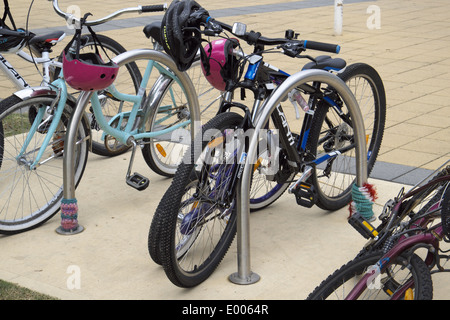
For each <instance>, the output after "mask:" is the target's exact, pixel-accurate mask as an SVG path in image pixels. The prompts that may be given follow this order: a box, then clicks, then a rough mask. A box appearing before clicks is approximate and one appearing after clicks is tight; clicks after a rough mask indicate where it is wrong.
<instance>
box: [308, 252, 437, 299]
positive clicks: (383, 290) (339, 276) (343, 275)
mask: <svg viewBox="0 0 450 320" xmlns="http://www.w3.org/2000/svg"><path fill="white" fill-rule="evenodd" d="M381 257H382V253H381V252H372V253H369V254H367V255H364V256H361V257H357V258H355V259H354V260H351V261H350V262H348V263H347V264H345V265H343V266H342V267H341V268H340V269H338V270H336V271H335V272H334V273H332V274H331V275H330V276H328V277H327V278H326V280H324V281H323V282H322V283H321V284H320V285H319V286H318V287H316V288H315V289H314V291H313V292H311V293H310V294H309V295H308V297H307V300H324V299H327V298H339V297H340V294H339V293H341V292H344V294H345V295H346V294H348V293H349V292H350V290H351V289H353V287H354V286H355V285H356V283H357V282H358V280H359V279H360V278H359V277H360V276H361V275H363V274H364V273H366V272H367V271H368V270H370V268H372V267H373V266H374V265H375V264H376V263H377V262H378V261H379V259H380V258H381ZM404 261H407V257H403V256H401V257H398V258H397V260H396V262H395V263H396V264H399V266H400V267H405V266H404V265H403V263H404ZM409 268H410V269H409ZM405 269H408V270H410V272H411V276H412V279H413V280H414V299H415V300H431V299H432V298H433V282H432V280H431V274H430V270H429V269H428V267H427V265H426V264H425V262H423V260H422V259H420V258H419V257H418V256H417V255H415V254H413V255H412V256H411V257H410V261H409V263H408V264H407V266H406V268H405ZM386 270H389V271H386V272H383V273H382V274H381V275H380V276H384V278H383V279H381V280H380V279H378V280H380V281H377V282H376V283H375V284H371V286H369V288H366V290H365V291H364V293H363V295H367V296H366V298H369V295H370V296H371V295H372V294H374V293H375V291H376V293H377V295H376V296H375V297H373V298H377V299H380V298H383V297H380V295H385V297H386V298H388V297H389V296H390V295H391V296H392V293H391V292H395V291H394V288H395V287H396V285H397V284H399V283H398V282H397V280H398V279H392V278H387V276H388V273H390V274H392V272H391V269H390V268H388V269H386ZM402 275H403V273H402ZM408 276H409V275H408ZM353 278H356V279H354V280H355V281H354V283H350V284H349V288H348V291H347V292H345V288H342V287H343V285H345V284H346V283H347V282H349V281H350V282H351V281H352V280H353ZM408 278H409V277H408ZM405 279H406V277H405ZM397 288H398V286H397ZM344 294H343V298H345V296H344ZM370 298H372V296H371V297H370Z"/></svg>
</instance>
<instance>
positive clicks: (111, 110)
mask: <svg viewBox="0 0 450 320" xmlns="http://www.w3.org/2000/svg"><path fill="white" fill-rule="evenodd" d="M85 36H86V37H88V40H87V42H86V44H85V45H84V46H83V47H82V48H81V49H80V50H81V51H80V52H81V53H83V52H94V51H95V46H94V40H93V38H92V35H90V34H89V35H85ZM97 37H98V40H99V41H100V43H101V44H102V46H103V48H104V49H105V50H106V53H107V54H108V56H109V58H111V59H112V58H114V57H115V56H117V55H119V54H121V53H124V52H126V49H125V48H124V47H123V46H122V45H121V44H120V43H118V42H117V41H115V40H114V39H112V38H109V37H107V36H104V35H102V34H97ZM67 49H68V48H67V47H66V48H65V49H64V50H67ZM99 50H100V54H101V55H102V58H103V59H104V60H107V58H108V57H105V54H104V52H103V50H101V49H100V48H99ZM125 66H126V70H127V72H126V73H124V71H123V70H124V69H123V68H121V69H120V72H119V75H118V78H117V79H116V81H115V82H114V84H115V85H116V86H118V85H120V86H121V88H120V91H121V92H124V93H129V94H136V93H137V92H138V90H139V86H140V84H141V81H142V75H141V72H140V70H139V67H138V65H137V64H136V63H135V62H134V61H132V62H130V63H127V64H126V65H125ZM59 73H60V69H57V70H55V76H57V75H58V74H59ZM70 93H71V94H72V95H73V96H74V97H76V96H78V94H79V92H78V91H75V92H70ZM98 95H99V97H101V105H102V109H103V115H104V116H105V117H106V118H107V119H111V118H112V117H114V116H115V115H116V114H117V113H118V112H119V109H120V101H118V100H117V99H115V98H113V97H111V96H110V95H108V92H107V89H105V90H101V91H99V92H98ZM88 105H89V106H88V107H87V108H86V114H87V115H88V119H89V120H90V123H91V124H90V126H91V135H92V152H93V153H95V154H97V155H101V156H105V157H113V156H118V155H120V154H123V153H125V152H127V151H128V150H129V149H130V148H131V146H127V145H125V144H123V143H120V142H119V141H117V140H116V139H115V138H114V137H110V136H107V137H105V136H104V133H103V130H102V129H101V128H100V127H99V125H98V124H97V123H96V121H95V116H94V114H93V110H92V109H91V107H90V103H89V104H88ZM105 139H106V140H105Z"/></svg>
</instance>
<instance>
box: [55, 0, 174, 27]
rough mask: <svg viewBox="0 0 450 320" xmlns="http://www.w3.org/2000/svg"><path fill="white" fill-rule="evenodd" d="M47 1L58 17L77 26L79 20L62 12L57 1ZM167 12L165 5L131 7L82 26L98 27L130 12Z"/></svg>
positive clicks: (86, 22)
mask: <svg viewBox="0 0 450 320" xmlns="http://www.w3.org/2000/svg"><path fill="white" fill-rule="evenodd" d="M49 1H53V9H54V10H55V11H56V13H57V14H58V15H60V16H61V17H63V18H64V19H66V20H67V21H70V23H71V24H77V23H78V24H79V22H80V18H77V17H75V16H74V15H73V14H71V13H66V12H64V11H62V10H61V9H60V8H59V6H58V0H49ZM165 10H167V4H166V3H165V4H162V5H150V6H137V7H131V8H125V9H120V10H118V11H116V12H114V13H112V14H110V15H108V16H105V17H103V18H100V19H97V20H93V21H85V22H84V25H86V26H95V25H99V24H102V23H105V22H108V21H110V20H112V19H114V18H115V17H118V16H120V15H122V14H124V13H131V12H138V13H142V12H160V11H165Z"/></svg>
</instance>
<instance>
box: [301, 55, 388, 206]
mask: <svg viewBox="0 0 450 320" xmlns="http://www.w3.org/2000/svg"><path fill="white" fill-rule="evenodd" d="M338 76H339V77H340V78H341V79H342V80H343V81H344V82H346V83H347V85H348V87H349V88H350V90H351V91H352V92H353V94H354V96H355V98H356V99H357V102H358V103H359V107H360V110H361V113H362V116H363V119H364V127H365V130H366V142H367V150H368V153H367V155H368V159H367V170H368V175H370V173H371V172H372V169H373V166H374V164H375V161H376V158H377V156H378V152H379V150H380V146H381V141H382V139H383V133H384V126H385V121H386V96H385V91H384V86H383V82H382V80H381V77H380V76H379V74H378V73H377V71H376V70H375V69H374V68H372V67H371V66H369V65H367V64H364V63H356V64H352V65H350V66H348V67H347V68H346V69H345V70H344V71H343V72H342V73H340V74H338ZM362 81H364V83H363V84H362V85H361V82H362ZM369 87H370V89H368V88H369ZM368 91H370V92H368ZM362 102H363V103H362ZM345 109H346V108H345ZM343 110H344V109H343ZM344 112H346V113H347V114H348V110H344ZM348 115H349V114H348ZM332 116H333V117H334V118H333V119H332ZM336 120H337V121H339V120H341V119H340V118H339V117H338V116H336V112H335V110H334V108H332V107H329V105H328V104H326V103H324V102H322V103H321V105H319V106H318V107H317V108H316V110H315V114H314V118H313V122H312V125H311V132H310V137H309V139H308V142H307V152H309V153H311V154H313V155H316V156H317V154H319V153H321V152H330V151H334V150H337V149H339V148H340V147H341V144H342V143H343V141H345V140H344V139H342V137H344V136H346V135H347V136H348V135H351V134H352V131H353V130H352V128H351V127H350V126H349V125H348V124H346V123H345V122H341V123H338V124H336V123H335V121H336ZM347 141H348V140H347ZM344 143H345V142H344ZM355 168H356V162H355V155H354V149H353V153H352V152H350V153H343V154H340V155H338V156H336V157H335V158H331V160H328V162H327V165H326V166H325V168H323V167H322V168H318V167H316V168H315V170H314V172H313V175H312V181H313V185H314V186H315V190H316V191H317V201H316V205H317V206H318V207H320V208H322V209H324V210H338V209H340V208H342V207H344V206H346V205H348V204H349V202H350V201H351V186H352V185H353V183H354V181H355V176H356V172H355Z"/></svg>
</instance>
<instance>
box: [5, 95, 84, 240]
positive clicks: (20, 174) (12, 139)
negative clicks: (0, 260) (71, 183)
mask: <svg viewBox="0 0 450 320" xmlns="http://www.w3.org/2000/svg"><path fill="white" fill-rule="evenodd" d="M54 99H56V97H54V96H53V97H51V96H45V97H34V98H30V99H27V100H24V101H22V100H21V99H19V98H18V97H17V96H11V97H9V98H6V99H4V100H3V101H1V102H0V127H1V129H2V130H1V137H0V142H1V144H0V156H1V158H0V181H1V183H0V233H4V234H13V233H18V232H21V231H25V230H29V229H32V228H35V227H37V226H39V225H41V224H42V223H44V222H45V221H47V220H48V219H50V218H51V217H53V216H54V215H55V214H56V213H57V212H58V210H59V209H60V202H61V199H62V197H63V152H64V143H65V137H66V132H67V126H68V123H69V118H70V116H71V114H72V110H73V108H74V106H73V105H71V104H69V102H67V104H66V105H65V107H64V111H63V113H62V116H61V119H60V120H58V125H57V127H56V130H55V132H54V134H53V135H52V136H51V139H50V141H49V143H48V144H47V145H44V144H43V143H44V139H45V137H46V135H47V130H48V129H49V127H50V125H51V124H52V122H53V121H55V119H54V118H53V115H52V114H51V113H48V112H47V111H50V110H49V109H48V107H49V106H51V105H52V102H53V100H54ZM39 110H43V111H45V114H44V117H43V118H42V120H41V121H40V122H39V123H37V122H38V121H37V120H35V119H36V116H37V113H38V111H39ZM33 124H35V126H36V127H35V132H34V135H33V137H32V139H31V140H30V143H29V144H28V146H27V147H26V148H24V147H23V146H24V142H25V140H26V138H27V137H28V136H29V133H30V131H32V130H33ZM88 140H89V124H88V123H87V120H86V119H84V120H83V121H82V123H81V124H80V126H79V128H78V135H77V145H76V148H75V183H76V185H78V183H79V181H80V180H81V177H82V175H83V172H84V168H85V166H86V162H87V156H88V150H89V141H88ZM43 148H44V149H43ZM42 149H43V150H44V152H43V154H42V157H41V159H40V161H39V162H38V163H37V164H36V166H35V167H34V168H33V167H32V164H33V163H34V162H35V159H36V157H37V155H38V152H39V151H41V150H42Z"/></svg>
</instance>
